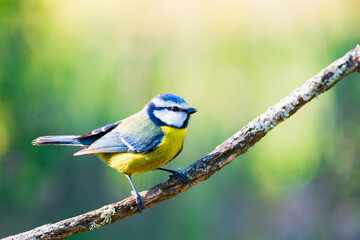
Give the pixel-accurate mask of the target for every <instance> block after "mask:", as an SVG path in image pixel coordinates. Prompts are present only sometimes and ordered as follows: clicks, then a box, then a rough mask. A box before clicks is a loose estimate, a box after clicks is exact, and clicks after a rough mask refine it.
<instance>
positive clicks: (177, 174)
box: [158, 168, 191, 187]
mask: <svg viewBox="0 0 360 240" xmlns="http://www.w3.org/2000/svg"><path fill="white" fill-rule="evenodd" d="M158 169H159V170H162V171H166V172H170V173H172V174H171V175H170V178H177V179H180V180H181V181H183V182H184V183H186V184H189V186H190V187H191V183H190V178H189V177H188V176H187V175H186V174H184V173H182V172H179V171H175V170H171V169H166V168H158Z"/></svg>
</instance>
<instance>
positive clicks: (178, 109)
mask: <svg viewBox="0 0 360 240" xmlns="http://www.w3.org/2000/svg"><path fill="white" fill-rule="evenodd" d="M170 110H171V111H173V112H178V111H180V108H179V107H177V106H174V107H171V108H170Z"/></svg>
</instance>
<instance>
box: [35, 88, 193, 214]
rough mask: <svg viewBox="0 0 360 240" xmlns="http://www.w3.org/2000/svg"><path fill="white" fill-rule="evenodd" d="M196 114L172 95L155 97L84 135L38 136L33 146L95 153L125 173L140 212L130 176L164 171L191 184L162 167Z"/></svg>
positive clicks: (180, 144)
mask: <svg viewBox="0 0 360 240" xmlns="http://www.w3.org/2000/svg"><path fill="white" fill-rule="evenodd" d="M195 112H197V110H196V109H195V108H190V107H189V105H188V104H187V103H186V102H185V100H184V99H183V98H181V97H179V96H177V95H174V94H169V93H165V94H160V95H157V96H155V97H154V98H153V99H152V100H151V101H150V102H149V103H147V104H146V105H145V107H144V108H143V109H142V110H141V111H140V112H138V113H135V114H134V115H132V116H130V117H128V118H126V119H124V120H121V121H118V122H115V123H111V124H108V125H106V126H104V127H101V128H98V129H95V130H94V131H92V132H89V133H87V134H85V135H81V136H80V135H62V136H44V137H38V138H37V139H35V140H34V141H33V145H68V146H82V147H85V148H84V149H82V150H80V151H78V152H76V153H75V154H74V156H79V155H84V154H94V155H97V156H99V157H100V158H101V159H102V160H104V162H105V163H106V164H108V165H109V166H110V167H112V168H115V169H116V170H118V171H119V172H122V173H124V175H125V176H126V177H127V178H128V180H129V182H130V184H131V187H132V189H133V191H134V193H135V194H136V202H137V205H138V207H139V211H140V212H141V210H142V208H145V204H144V202H143V200H142V199H141V196H140V195H139V193H138V192H137V191H136V189H135V186H134V184H133V181H132V179H131V176H132V175H133V174H137V173H144V172H148V171H151V170H163V171H167V172H170V173H172V174H173V176H175V177H178V178H179V179H180V180H182V181H184V182H186V183H188V184H190V182H189V179H188V177H187V176H186V175H185V174H183V173H180V172H178V171H174V170H170V169H165V168H161V166H163V165H164V164H166V163H168V162H169V161H171V160H172V159H174V158H175V157H176V156H177V155H178V154H179V153H180V152H181V150H182V148H183V143H184V139H185V135H186V127H187V126H188V123H189V120H190V115H191V114H193V113H195Z"/></svg>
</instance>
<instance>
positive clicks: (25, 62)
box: [0, 0, 360, 239]
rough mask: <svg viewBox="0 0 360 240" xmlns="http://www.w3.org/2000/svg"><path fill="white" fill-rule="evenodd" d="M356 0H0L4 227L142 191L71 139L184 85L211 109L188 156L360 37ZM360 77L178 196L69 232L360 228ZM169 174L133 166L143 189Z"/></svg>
mask: <svg viewBox="0 0 360 240" xmlns="http://www.w3.org/2000/svg"><path fill="white" fill-rule="evenodd" d="M359 9H360V2H359V1H358V0H348V1H343V0H294V1H286V0H272V1H261V0H244V1H236V0H225V1H219V0H210V1H209V0H199V1H188V0H185V1H177V0H166V1H161V0H152V1H147V0H134V1H122V0H103V1H95V0H86V1H85V0H78V1H74V0H61V1H47V0H0V136H1V137H0V215H1V218H0V237H6V236H8V235H12V234H16V233H19V232H23V231H26V230H29V229H32V228H34V227H37V226H40V225H43V224H46V223H49V222H57V221H59V220H62V219H65V218H69V217H72V216H75V215H78V214H81V213H84V212H87V211H90V210H93V209H97V208H99V207H101V206H103V205H105V204H109V203H112V202H115V201H118V200H121V199H123V198H126V197H128V196H129V195H130V190H131V189H130V186H129V183H128V181H127V180H126V178H125V177H124V176H123V175H122V174H119V173H117V172H116V171H115V170H113V169H111V168H109V167H107V166H106V165H105V164H103V163H102V162H101V161H100V160H99V159H97V158H96V157H94V156H82V157H76V158H75V157H73V156H72V154H73V153H74V152H75V151H77V150H78V149H77V148H75V147H68V148H66V147H53V146H47V147H33V146H32V145H31V140H32V139H34V138H36V137H38V136H42V135H51V134H82V133H87V132H88V131H90V130H92V129H95V128H97V127H100V126H102V125H105V124H108V123H111V122H114V121H117V120H120V119H122V118H125V117H127V116H129V115H131V114H132V113H135V112H137V111H138V110H140V109H141V108H142V107H143V106H144V104H145V103H146V102H147V101H149V100H150V99H151V98H152V97H153V96H154V95H156V94H159V93H164V92H170V93H175V94H179V95H181V96H182V97H184V98H185V99H186V100H187V101H188V103H189V104H190V105H191V106H193V107H196V108H198V109H199V112H198V113H196V114H195V115H194V116H193V118H192V120H191V123H190V125H189V129H188V136H187V139H186V141H185V146H184V150H183V152H182V154H181V155H180V156H179V157H178V158H177V160H176V161H173V162H171V163H170V164H169V165H168V166H167V167H169V168H173V169H178V168H184V167H187V166H188V165H190V164H191V163H193V162H194V161H195V160H197V159H199V158H200V157H202V156H204V155H205V154H207V153H208V152H210V151H211V150H212V149H213V148H214V147H216V146H217V145H218V144H220V143H221V142H222V141H224V140H225V139H227V138H228V137H229V136H231V135H232V134H233V133H235V132H236V131H237V130H239V129H240V128H241V127H243V126H244V125H245V124H246V123H247V122H249V121H250V120H252V119H254V118H255V117H256V116H257V115H260V114H261V113H262V112H264V111H265V110H266V109H267V108H268V107H270V106H272V105H273V104H275V103H276V102H277V101H278V100H280V99H281V98H283V97H284V96H286V95H287V94H288V93H290V92H291V91H292V90H293V89H294V88H296V87H298V86H300V85H301V84H302V83H303V82H305V80H307V79H308V78H310V77H312V76H313V75H315V74H316V73H318V72H319V71H320V70H321V69H322V68H323V67H325V66H327V65H328V64H330V63H331V62H333V61H334V60H336V59H337V58H339V57H341V56H342V55H344V54H345V53H346V52H347V51H348V50H350V49H352V48H354V47H355V45H356V44H357V43H360V27H359V24H360V14H359ZM359 123H360V75H359V74H352V75H350V76H348V77H347V79H346V80H344V81H343V82H340V83H339V84H338V85H336V87H334V88H333V89H331V91H329V92H328V93H326V94H324V95H322V96H319V98H317V99H315V100H314V101H313V102H311V103H310V104H308V105H306V106H305V107H304V108H303V109H301V110H300V111H299V112H298V113H296V114H295V116H293V117H292V118H290V119H289V120H287V121H286V122H284V123H283V124H281V125H280V126H278V127H276V129H275V130H273V131H272V132H270V133H269V134H268V135H267V136H266V137H265V138H264V139H263V140H262V141H261V142H259V143H258V144H257V145H256V147H254V148H252V149H250V150H249V152H248V153H247V154H246V155H243V156H241V157H239V158H237V159H236V160H235V161H234V162H233V163H231V164H230V165H229V166H227V167H225V168H224V169H223V170H221V171H220V172H218V173H216V174H215V175H214V176H213V177H211V178H210V179H209V180H208V181H206V182H203V183H201V184H199V185H197V186H194V187H192V188H191V189H189V190H188V191H186V192H184V193H182V194H180V195H178V196H176V197H175V198H173V199H170V200H168V201H165V202H162V203H160V204H158V205H156V206H154V207H152V208H150V209H148V210H146V211H145V212H144V214H142V215H140V214H138V215H136V216H133V217H130V218H126V219H124V220H122V221H118V222H117V223H115V224H111V225H109V226H106V227H102V228H100V229H98V230H94V231H91V232H87V233H82V234H78V235H75V236H73V237H70V238H69V239H360V171H359V169H360V162H359V154H360V124H359ZM167 178H168V176H167V174H165V173H162V172H149V173H145V174H142V175H136V176H134V182H135V184H136V186H137V188H138V189H139V190H145V189H147V188H150V187H152V186H154V185H155V184H157V183H159V182H161V181H164V180H166V179H167Z"/></svg>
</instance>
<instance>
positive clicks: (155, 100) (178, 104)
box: [152, 98, 189, 109]
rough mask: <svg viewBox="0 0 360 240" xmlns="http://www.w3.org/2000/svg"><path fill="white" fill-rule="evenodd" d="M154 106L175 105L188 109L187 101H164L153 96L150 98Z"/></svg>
mask: <svg viewBox="0 0 360 240" xmlns="http://www.w3.org/2000/svg"><path fill="white" fill-rule="evenodd" d="M152 102H153V103H154V104H155V106H156V107H172V106H177V107H179V108H182V109H188V108H189V105H188V104H187V103H174V102H173V101H164V100H162V99H159V98H155V99H153V100H152Z"/></svg>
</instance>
